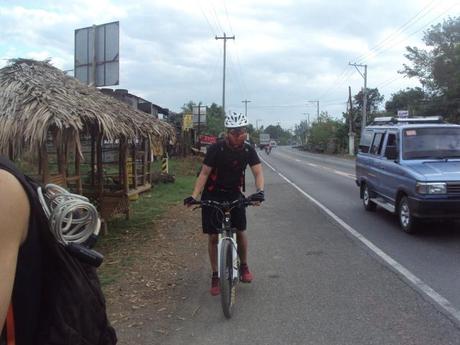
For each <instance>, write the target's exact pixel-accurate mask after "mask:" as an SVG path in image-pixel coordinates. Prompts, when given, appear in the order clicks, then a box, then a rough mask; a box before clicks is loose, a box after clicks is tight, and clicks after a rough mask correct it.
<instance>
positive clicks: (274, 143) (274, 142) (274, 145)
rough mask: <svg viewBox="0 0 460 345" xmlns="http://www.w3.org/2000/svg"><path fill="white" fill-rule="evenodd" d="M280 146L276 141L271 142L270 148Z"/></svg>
mask: <svg viewBox="0 0 460 345" xmlns="http://www.w3.org/2000/svg"><path fill="white" fill-rule="evenodd" d="M277 145H278V144H277V143H276V141H275V140H270V146H271V147H276V146H277Z"/></svg>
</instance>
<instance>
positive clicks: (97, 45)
mask: <svg viewBox="0 0 460 345" xmlns="http://www.w3.org/2000/svg"><path fill="white" fill-rule="evenodd" d="M119 66H120V22H113V23H107V24H102V25H93V26H89V27H86V28H81V29H76V30H75V61H74V71H75V78H77V79H78V80H80V81H81V82H82V83H84V84H87V85H94V86H109V85H118V84H119V83H120V81H119V79H120V77H119V75H120V67H119Z"/></svg>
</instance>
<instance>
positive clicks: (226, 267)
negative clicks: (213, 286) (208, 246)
mask: <svg viewBox="0 0 460 345" xmlns="http://www.w3.org/2000/svg"><path fill="white" fill-rule="evenodd" d="M219 268H220V297H221V302H222V310H223V312H224V315H225V317H226V318H227V319H229V318H231V317H232V311H233V305H234V304H235V293H236V291H235V290H236V289H235V284H234V279H233V245H232V242H231V241H230V240H228V239H226V240H223V241H222V248H221V252H220V267H219Z"/></svg>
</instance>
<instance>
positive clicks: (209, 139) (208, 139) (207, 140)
mask: <svg viewBox="0 0 460 345" xmlns="http://www.w3.org/2000/svg"><path fill="white" fill-rule="evenodd" d="M216 142H217V137H216V136H215V135H200V143H201V144H206V145H211V144H215V143H216Z"/></svg>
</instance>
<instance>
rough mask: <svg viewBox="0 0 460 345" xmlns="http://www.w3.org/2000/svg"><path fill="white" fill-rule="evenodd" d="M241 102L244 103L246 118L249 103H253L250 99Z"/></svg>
mask: <svg viewBox="0 0 460 345" xmlns="http://www.w3.org/2000/svg"><path fill="white" fill-rule="evenodd" d="M241 103H244V115H246V118H247V117H248V103H251V101H248V100H247V99H245V100H244V101H241Z"/></svg>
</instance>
